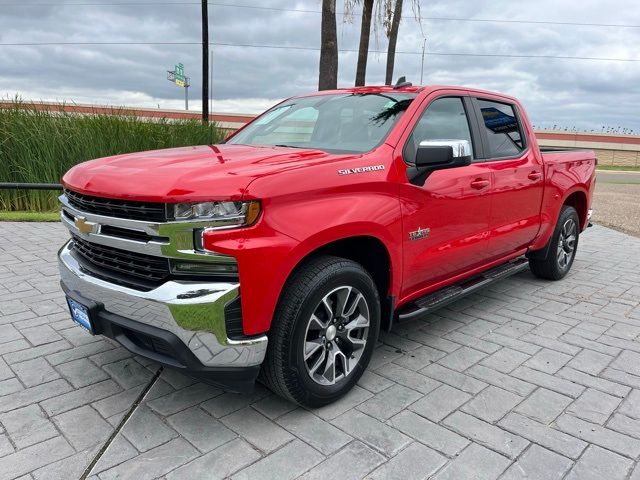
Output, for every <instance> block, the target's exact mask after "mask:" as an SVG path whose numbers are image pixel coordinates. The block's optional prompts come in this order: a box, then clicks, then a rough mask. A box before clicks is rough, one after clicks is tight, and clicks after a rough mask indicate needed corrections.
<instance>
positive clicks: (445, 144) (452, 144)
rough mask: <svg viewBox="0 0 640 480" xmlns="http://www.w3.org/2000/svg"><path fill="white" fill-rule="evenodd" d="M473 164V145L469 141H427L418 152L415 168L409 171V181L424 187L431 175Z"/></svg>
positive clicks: (421, 144)
mask: <svg viewBox="0 0 640 480" xmlns="http://www.w3.org/2000/svg"><path fill="white" fill-rule="evenodd" d="M470 164H471V144H470V143H469V141H468V140H425V141H423V142H420V145H419V146H418V151H417V152H416V158H415V166H413V167H409V168H408V169H407V175H408V176H409V181H410V182H411V183H413V184H414V185H419V186H422V185H424V182H425V181H426V179H427V177H428V176H429V174H430V173H431V172H433V171H435V170H443V169H445V168H456V167H465V166H467V165H470Z"/></svg>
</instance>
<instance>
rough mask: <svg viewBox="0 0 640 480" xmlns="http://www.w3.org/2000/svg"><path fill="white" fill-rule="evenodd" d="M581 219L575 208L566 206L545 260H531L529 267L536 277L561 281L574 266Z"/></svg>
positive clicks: (561, 212)
mask: <svg viewBox="0 0 640 480" xmlns="http://www.w3.org/2000/svg"><path fill="white" fill-rule="evenodd" d="M579 235H580V218H579V217H578V212H576V209H575V208H573V207H570V206H568V205H565V206H563V207H562V210H561V211H560V216H559V218H558V223H557V224H556V228H555V230H554V231H553V235H552V237H551V239H550V240H549V242H550V244H549V251H548V253H547V258H545V259H535V258H530V259H529V267H530V268H531V271H532V272H533V274H534V275H535V276H536V277H540V278H546V279H548V280H560V279H561V278H563V277H564V276H565V275H566V274H567V273H569V270H570V269H571V265H573V260H574V259H575V256H576V252H577V250H578V237H579Z"/></svg>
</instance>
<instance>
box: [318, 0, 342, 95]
mask: <svg viewBox="0 0 640 480" xmlns="http://www.w3.org/2000/svg"><path fill="white" fill-rule="evenodd" d="M337 87H338V33H337V28H336V0H322V25H321V27H320V69H319V78H318V90H331V89H334V88H337Z"/></svg>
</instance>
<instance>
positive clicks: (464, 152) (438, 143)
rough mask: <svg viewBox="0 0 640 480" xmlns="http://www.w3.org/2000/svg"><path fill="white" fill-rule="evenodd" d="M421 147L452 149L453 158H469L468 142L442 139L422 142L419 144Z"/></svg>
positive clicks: (469, 147) (469, 145)
mask: <svg viewBox="0 0 640 480" xmlns="http://www.w3.org/2000/svg"><path fill="white" fill-rule="evenodd" d="M420 146H421V147H451V148H452V149H453V158H459V157H470V156H472V152H471V143H470V142H469V140H455V139H442V140H423V141H422V142H420Z"/></svg>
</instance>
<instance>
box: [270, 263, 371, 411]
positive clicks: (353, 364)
mask: <svg viewBox="0 0 640 480" xmlns="http://www.w3.org/2000/svg"><path fill="white" fill-rule="evenodd" d="M379 325H380V301H379V296H378V292H377V289H376V286H375V283H374V282H373V280H372V278H371V276H370V275H369V274H368V273H367V271H366V270H365V269H364V268H363V267H362V266H361V265H359V264H358V263H355V262H353V261H350V260H346V259H342V258H338V257H330V256H322V257H318V258H316V259H314V260H311V261H310V262H308V263H307V264H305V265H303V266H302V267H300V268H299V269H298V270H297V272H295V273H294V275H293V276H292V278H291V279H290V280H289V281H288V282H287V285H286V286H285V289H284V291H283V294H282V297H281V299H280V302H279V304H278V307H277V309H276V315H275V318H274V320H273V323H272V326H271V331H270V333H269V347H268V350H267V358H266V359H265V362H264V364H263V370H262V379H263V381H264V383H265V384H266V385H267V386H268V387H269V388H271V389H272V390H273V391H274V392H276V393H278V394H279V395H281V396H283V397H285V398H287V399H289V400H292V401H294V402H296V403H299V404H301V405H305V406H308V407H320V406H322V405H326V404H328V403H331V402H333V401H335V400H337V399H338V398H340V397H341V396H343V395H344V394H345V393H347V392H348V391H349V390H350V389H351V388H352V387H353V385H355V383H356V382H357V381H358V379H359V378H360V376H361V375H362V373H363V372H364V370H365V368H366V367H367V365H368V363H369V360H370V359H371V355H372V353H373V348H374V347H375V343H376V340H377V336H378V330H379Z"/></svg>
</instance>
